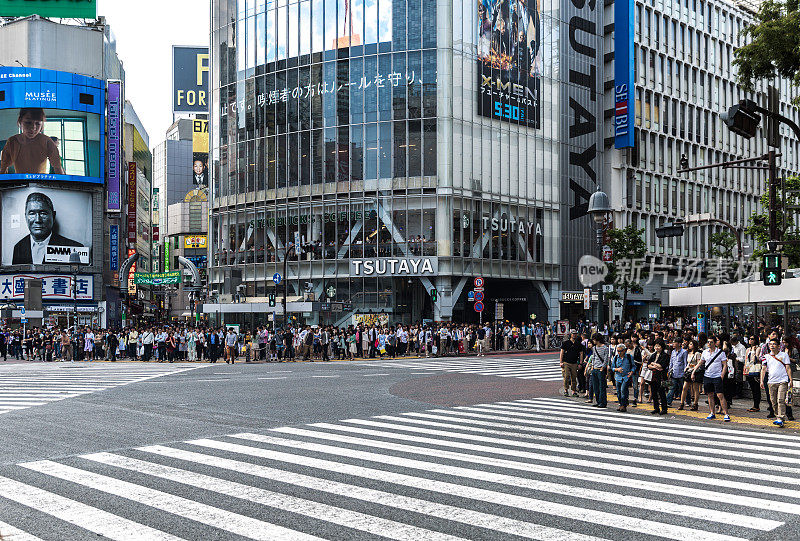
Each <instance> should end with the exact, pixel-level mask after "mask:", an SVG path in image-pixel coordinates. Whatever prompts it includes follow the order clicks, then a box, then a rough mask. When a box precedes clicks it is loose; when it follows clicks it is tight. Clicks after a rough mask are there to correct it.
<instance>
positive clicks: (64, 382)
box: [0, 363, 200, 414]
mask: <svg viewBox="0 0 800 541" xmlns="http://www.w3.org/2000/svg"><path fill="white" fill-rule="evenodd" d="M196 368H200V367H199V366H197V365H187V364H184V365H180V364H171V365H165V366H158V365H146V366H141V365H133V364H105V363H103V364H100V363H97V364H90V363H70V364H61V363H59V364H11V365H7V366H4V367H2V369H0V414H2V413H9V412H11V411H17V410H21V409H27V408H30V407H33V406H42V405H44V404H48V403H50V402H56V401H59V400H64V399H66V398H74V397H76V396H81V395H85V394H91V393H95V392H98V391H103V390H105V389H109V388H111V387H119V386H122V385H130V384H131V383H138V382H140V381H145V380H148V379H153V378H158V377H161V376H166V375H171V374H178V373H180V372H185V371H187V370H194V369H196Z"/></svg>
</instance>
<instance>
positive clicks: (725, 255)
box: [708, 230, 736, 259]
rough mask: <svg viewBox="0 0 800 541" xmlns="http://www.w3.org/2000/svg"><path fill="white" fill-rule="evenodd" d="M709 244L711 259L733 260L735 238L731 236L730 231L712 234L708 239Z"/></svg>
mask: <svg viewBox="0 0 800 541" xmlns="http://www.w3.org/2000/svg"><path fill="white" fill-rule="evenodd" d="M708 240H709V244H710V245H711V250H709V251H710V253H711V257H714V258H717V257H718V258H721V259H733V258H734V253H733V250H734V247H735V246H736V237H734V236H733V233H731V232H730V231H727V230H726V231H722V232H720V233H714V234H713V235H711V236H710V237H709V238H708Z"/></svg>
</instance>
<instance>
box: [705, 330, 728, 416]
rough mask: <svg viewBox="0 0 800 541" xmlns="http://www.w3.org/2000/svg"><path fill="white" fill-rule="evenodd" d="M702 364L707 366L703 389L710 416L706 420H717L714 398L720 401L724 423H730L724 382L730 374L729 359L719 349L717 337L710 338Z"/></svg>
mask: <svg viewBox="0 0 800 541" xmlns="http://www.w3.org/2000/svg"><path fill="white" fill-rule="evenodd" d="M700 362H701V363H702V365H703V366H705V373H704V374H703V388H704V389H705V391H706V396H707V397H708V410H709V415H708V417H706V419H708V420H711V419H714V418H716V415H715V413H714V412H715V406H716V404H715V401H714V397H715V396H716V398H717V399H718V400H719V405H720V408H721V409H722V413H724V414H725V417H723V420H724V421H730V420H731V417H730V415H728V403H727V402H726V401H725V394H724V389H723V384H722V380H723V378H725V376H726V375H727V372H728V358H727V357H726V356H725V353H724V352H723V351H722V350H721V349H718V348H717V337H716V336H709V337H708V349H707V350H705V351H704V352H703V354H702V355H701V357H700Z"/></svg>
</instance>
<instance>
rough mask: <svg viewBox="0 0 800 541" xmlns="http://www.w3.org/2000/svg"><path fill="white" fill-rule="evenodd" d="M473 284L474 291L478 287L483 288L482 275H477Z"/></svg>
mask: <svg viewBox="0 0 800 541" xmlns="http://www.w3.org/2000/svg"><path fill="white" fill-rule="evenodd" d="M474 284H475V290H476V291H478V288H483V277H482V276H478V277H477V278H475V281H474Z"/></svg>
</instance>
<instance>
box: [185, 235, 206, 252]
mask: <svg viewBox="0 0 800 541" xmlns="http://www.w3.org/2000/svg"><path fill="white" fill-rule="evenodd" d="M207 243H208V236H207V235H186V236H185V237H183V247H184V248H189V249H191V248H205V247H206V245H207Z"/></svg>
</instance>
